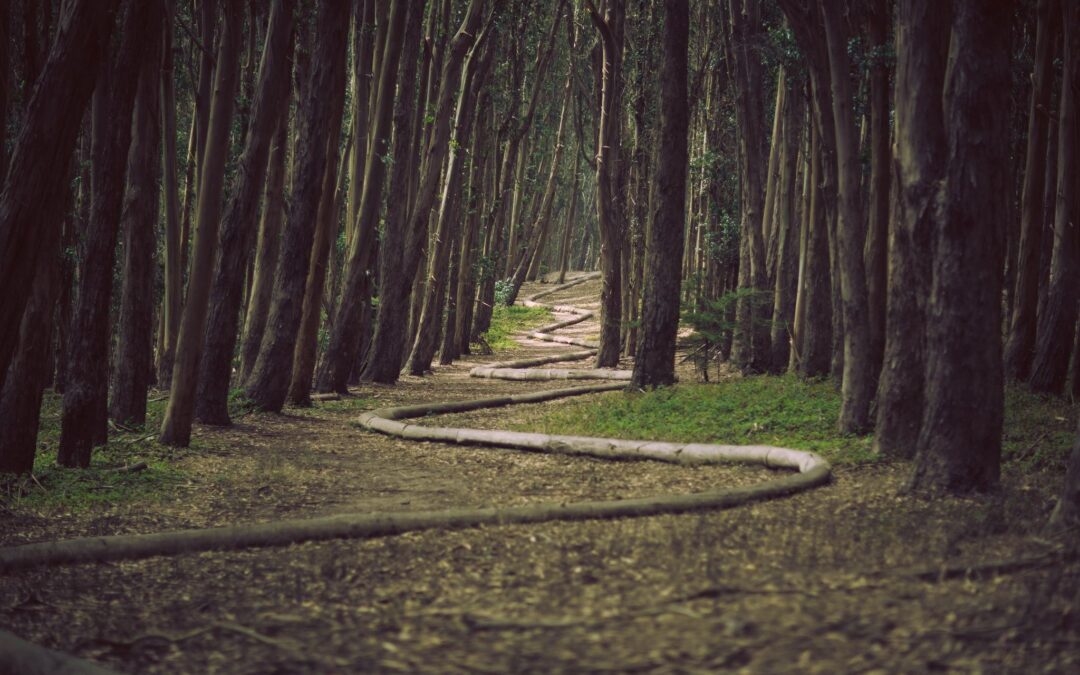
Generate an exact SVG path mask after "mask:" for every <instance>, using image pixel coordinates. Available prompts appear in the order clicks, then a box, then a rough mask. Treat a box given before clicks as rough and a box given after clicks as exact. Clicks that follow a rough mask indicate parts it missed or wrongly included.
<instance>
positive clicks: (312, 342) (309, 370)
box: [289, 69, 355, 406]
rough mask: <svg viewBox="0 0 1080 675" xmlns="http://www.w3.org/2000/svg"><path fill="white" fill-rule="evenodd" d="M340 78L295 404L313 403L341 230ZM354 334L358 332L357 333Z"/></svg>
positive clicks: (334, 88)
mask: <svg viewBox="0 0 1080 675" xmlns="http://www.w3.org/2000/svg"><path fill="white" fill-rule="evenodd" d="M340 76H341V77H340V81H339V82H333V83H331V88H330V90H329V91H328V92H326V95H327V96H329V97H331V100H332V101H333V103H332V110H331V112H330V120H331V121H330V130H329V132H328V133H327V140H326V145H327V147H326V169H325V172H324V174H323V185H322V198H321V199H320V200H319V210H318V214H317V215H316V221H317V222H316V227H315V244H314V246H313V247H312V249H311V261H310V262H309V266H308V276H307V282H306V284H305V286H304V310H303V314H302V315H301V318H300V332H299V334H298V335H297V338H296V349H295V351H294V352H293V365H292V380H291V381H290V383H289V401H290V402H291V403H292V404H294V405H302V406H309V405H311V379H312V375H313V374H314V372H315V357H316V351H317V349H318V346H319V321H320V320H321V319H322V310H323V307H322V304H323V302H322V300H323V289H324V288H325V286H326V268H327V258H328V256H329V254H330V246H331V244H332V243H333V240H334V239H335V238H336V235H337V230H338V210H337V208H336V205H337V195H336V193H335V190H336V185H337V178H338V173H337V171H338V157H339V155H340V154H341V151H340V146H341V140H340V138H341V127H342V117H341V116H342V113H343V112H344V109H345V71H344V69H343V70H341V72H340ZM354 337H355V336H354Z"/></svg>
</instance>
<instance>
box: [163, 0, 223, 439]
mask: <svg viewBox="0 0 1080 675" xmlns="http://www.w3.org/2000/svg"><path fill="white" fill-rule="evenodd" d="M223 9H224V16H225V22H224V26H223V29H222V30H223V31H224V32H223V34H222V36H221V40H220V41H219V44H218V53H217V66H216V72H215V79H214V95H213V99H212V100H211V103H210V120H209V126H208V128H207V136H206V147H205V148H204V150H203V154H202V158H203V164H202V166H201V168H200V171H199V180H200V183H201V184H200V185H199V207H198V215H197V220H196V222H197V225H196V230H195V242H194V246H193V250H194V252H193V261H192V266H191V274H190V276H189V278H188V288H187V298H186V299H185V302H184V313H183V316H182V318H181V320H180V334H179V337H178V338H177V342H176V359H175V361H174V362H173V373H172V383H171V385H172V386H171V388H170V390H169V405H168V407H167V408H166V409H165V419H164V420H163V421H162V423H161V435H160V437H159V440H160V442H162V443H164V444H166V445H173V446H178V447H185V448H186V447H187V446H188V444H189V443H190V442H191V424H192V422H193V421H194V417H195V393H196V387H197V386H198V376H199V365H200V361H201V360H202V351H203V335H204V333H205V330H206V314H207V311H208V308H209V302H210V281H211V276H212V274H213V264H214V254H215V252H216V249H217V239H218V231H219V228H220V224H221V194H222V190H223V188H224V183H225V160H226V158H227V155H228V152H229V131H230V129H231V126H232V118H233V111H234V107H235V105H234V99H235V95H236V88H237V81H238V80H239V77H238V75H239V73H238V69H239V65H240V42H241V29H242V27H243V4H242V3H241V2H240V0H226V1H225V3H224V7H223Z"/></svg>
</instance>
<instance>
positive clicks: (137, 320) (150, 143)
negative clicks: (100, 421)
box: [109, 0, 165, 426]
mask: <svg viewBox="0 0 1080 675" xmlns="http://www.w3.org/2000/svg"><path fill="white" fill-rule="evenodd" d="M146 1H147V4H148V5H150V7H151V11H152V16H151V17H150V19H149V21H148V27H149V29H150V38H151V43H150V44H149V45H147V48H146V54H145V57H144V60H143V63H142V65H141V70H140V72H139V85H138V87H139V88H138V93H137V95H136V106H135V120H134V124H133V127H132V134H133V137H132V139H131V148H130V150H129V152H128V160H127V161H128V169H127V187H126V189H125V191H124V205H123V209H122V211H121V213H122V214H123V215H122V217H121V218H122V219H121V222H120V227H121V230H122V231H123V233H124V283H123V288H122V290H121V293H120V331H119V332H120V334H119V340H118V344H117V348H116V360H115V366H114V367H113V377H112V386H111V389H112V398H111V400H110V403H109V416H110V417H112V419H114V420H116V421H117V422H120V423H122V424H125V423H126V424H135V425H139V426H141V425H142V424H143V422H145V421H146V392H147V390H148V389H149V388H150V378H151V375H152V374H153V366H154V358H153V335H154V326H153V323H154V298H153V290H154V283H153V282H154V249H155V243H156V242H155V239H156V229H157V227H156V225H157V216H158V193H159V190H158V177H159V176H160V175H161V155H160V151H159V148H160V145H161V92H160V89H161V73H160V67H161V52H162V49H161V48H162V44H161V43H162V35H163V19H164V17H165V11H164V6H163V5H164V0H146Z"/></svg>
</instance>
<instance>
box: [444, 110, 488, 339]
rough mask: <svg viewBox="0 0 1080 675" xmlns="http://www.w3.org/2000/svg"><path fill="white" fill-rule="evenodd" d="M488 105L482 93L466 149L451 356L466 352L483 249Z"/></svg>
mask: <svg viewBox="0 0 1080 675" xmlns="http://www.w3.org/2000/svg"><path fill="white" fill-rule="evenodd" d="M490 106H491V99H490V96H489V95H486V94H485V95H484V96H483V97H482V99H481V102H480V112H479V113H478V118H479V119H478V121H477V127H478V130H477V133H474V134H473V147H472V151H471V152H470V156H471V157H472V166H471V173H472V176H471V177H470V180H469V220H468V225H467V226H466V229H465V234H464V237H463V239H462V243H461V265H460V269H459V275H458V287H457V313H456V314H455V325H454V342H455V348H454V349H455V351H456V354H455V356H454V358H455V359H456V358H457V357H458V356H460V355H462V354H469V353H470V347H469V337H470V335H469V329H470V328H471V327H472V318H473V299H474V298H475V296H476V282H477V274H478V272H477V262H478V258H479V256H480V255H481V254H482V253H483V251H482V246H483V244H482V242H480V241H479V240H480V220H481V213H482V212H483V207H484V205H485V200H484V199H483V197H484V190H485V188H486V186H487V184H488V177H489V174H490V173H493V170H492V169H491V165H493V161H492V159H493V158H494V156H495V155H494V153H493V152H492V150H493V149H494V148H497V146H498V141H497V140H493V139H488V138H486V137H485V132H486V131H488V127H489V125H488V118H489V116H490V115H489V111H490Z"/></svg>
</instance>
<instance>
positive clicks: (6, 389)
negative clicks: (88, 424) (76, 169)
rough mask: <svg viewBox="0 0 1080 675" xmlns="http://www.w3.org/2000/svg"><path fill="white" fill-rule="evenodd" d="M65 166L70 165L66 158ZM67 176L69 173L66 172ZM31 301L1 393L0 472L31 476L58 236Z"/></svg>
mask: <svg viewBox="0 0 1080 675" xmlns="http://www.w3.org/2000/svg"><path fill="white" fill-rule="evenodd" d="M68 164H71V161H70V157H69V158H68ZM65 173H67V175H69V176H70V175H71V169H70V168H68V169H67V170H66V171H65ZM63 195H64V198H63V199H59V200H58V201H60V202H61V203H62V206H63V211H67V207H69V206H70V205H71V196H72V193H71V191H70V190H68V191H66V192H64V193H63ZM45 236H47V237H50V238H51V239H52V241H45V242H43V243H42V251H41V258H42V260H41V261H40V262H39V263H38V267H37V272H36V273H35V277H34V285H33V287H32V291H31V296H30V300H29V302H28V303H27V306H26V311H25V312H24V313H23V316H22V322H21V325H20V327H19V351H18V353H17V354H16V356H15V359H14V360H12V362H11V366H10V369H9V371H8V376H7V379H5V380H4V385H3V389H2V390H0V419H2V420H4V423H3V424H2V425H0V474H2V473H29V472H30V471H32V470H33V468H34V455H35V454H36V452H37V437H38V426H39V422H40V421H41V399H42V395H43V393H44V391H45V387H46V380H47V379H48V375H49V372H48V368H49V366H50V365H51V360H50V358H49V352H50V350H51V348H52V333H53V316H52V314H53V306H54V301H55V299H56V297H57V296H58V295H59V292H60V288H59V284H60V283H61V277H60V258H61V255H62V250H61V249H60V247H59V246H58V244H59V243H60V232H59V231H57V230H55V229H54V230H53V231H52V232H48V233H46V235H45Z"/></svg>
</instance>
